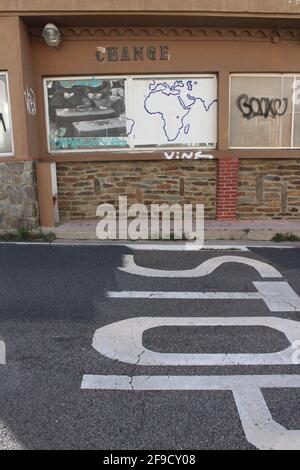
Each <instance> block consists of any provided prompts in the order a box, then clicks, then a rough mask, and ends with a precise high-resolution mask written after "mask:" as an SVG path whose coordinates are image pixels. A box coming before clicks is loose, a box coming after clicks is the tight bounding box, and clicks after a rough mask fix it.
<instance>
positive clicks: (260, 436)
mask: <svg viewBox="0 0 300 470" xmlns="http://www.w3.org/2000/svg"><path fill="white" fill-rule="evenodd" d="M233 395H234V399H235V403H236V406H237V409H238V412H239V415H240V419H241V422H242V425H243V428H244V431H245V434H246V437H247V440H248V442H250V443H251V444H253V445H254V446H256V447H257V448H258V449H261V450H299V449H300V431H299V430H295V431H290V430H287V429H286V428H284V427H283V426H281V425H280V424H278V423H276V421H274V420H273V418H272V415H271V413H270V411H269V408H268V406H267V404H266V402H265V399H264V397H263V395H262V392H261V390H260V389H259V388H248V387H245V386H243V387H235V388H234V389H233Z"/></svg>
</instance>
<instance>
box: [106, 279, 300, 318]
mask: <svg viewBox="0 0 300 470" xmlns="http://www.w3.org/2000/svg"><path fill="white" fill-rule="evenodd" d="M253 284H254V286H255V287H256V289H257V290H258V292H188V291H184V292H178V291H108V292H107V296H108V297H109V298H114V299H148V300H154V299H169V300H262V301H263V302H265V304H266V305H267V307H268V309H269V310H270V311H271V312H300V297H299V296H298V295H297V294H296V292H295V291H294V290H293V289H292V288H291V287H290V285H289V284H288V283H287V282H253Z"/></svg>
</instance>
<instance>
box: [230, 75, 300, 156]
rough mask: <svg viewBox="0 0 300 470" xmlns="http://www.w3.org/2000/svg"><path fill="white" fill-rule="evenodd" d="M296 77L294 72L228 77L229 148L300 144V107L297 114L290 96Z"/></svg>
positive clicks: (289, 146) (278, 146)
mask: <svg viewBox="0 0 300 470" xmlns="http://www.w3.org/2000/svg"><path fill="white" fill-rule="evenodd" d="M295 80H296V77H295V76H293V75H232V76H231V83H230V147H231V148H291V147H293V146H295V145H299V144H300V132H299V131H300V106H299V108H298V116H296V114H295V110H296V109H297V108H295V107H294V99H293V93H294V84H295ZM295 118H296V119H295ZM293 130H295V134H297V137H296V135H295V138H293Z"/></svg>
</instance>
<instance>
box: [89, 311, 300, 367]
mask: <svg viewBox="0 0 300 470" xmlns="http://www.w3.org/2000/svg"><path fill="white" fill-rule="evenodd" d="M165 326H184V327H186V326H193V327H195V326H198V327H203V326H224V327H226V326H231V327H234V326H244V327H247V326H249V327H253V326H254V327H255V326H264V327H267V328H270V329H275V330H278V331H280V332H282V333H283V334H284V335H285V336H286V338H287V339H288V341H289V342H290V346H289V347H288V348H286V349H285V350H282V351H279V352H275V353H265V354H186V353H160V352H155V351H151V350H150V349H147V348H145V346H144V345H143V333H144V332H145V331H147V330H149V329H153V328H159V327H165ZM299 338H300V322H297V321H293V320H285V319H282V318H276V317H232V318H226V317H219V318H218V317H211V318H203V317H138V318H129V319H127V320H122V321H119V322H115V323H112V324H109V325H106V326H104V327H102V328H99V329H98V330H96V331H95V334H94V337H93V343H92V344H93V348H94V349H95V350H96V351H97V352H99V353H100V354H101V355H103V356H105V357H108V358H109V359H113V360H118V361H120V362H125V363H128V364H139V365H141V366H232V365H288V364H293V356H294V352H295V351H294V348H293V344H294V343H295V342H296V341H298V340H299Z"/></svg>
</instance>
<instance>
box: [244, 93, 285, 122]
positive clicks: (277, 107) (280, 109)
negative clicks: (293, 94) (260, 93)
mask: <svg viewBox="0 0 300 470" xmlns="http://www.w3.org/2000/svg"><path fill="white" fill-rule="evenodd" d="M236 105H237V107H238V109H239V110H240V111H241V113H242V115H243V117H244V118H246V119H252V118H254V117H258V116H262V117H264V118H266V119H267V118H268V117H269V116H270V117H273V118H276V117H277V116H283V115H284V114H285V113H286V112H287V109H288V105H289V100H288V98H282V99H281V98H267V97H265V96H264V97H262V98H256V97H254V96H252V97H249V96H248V95H246V94H243V95H240V96H239V97H238V99H237V101H236Z"/></svg>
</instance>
